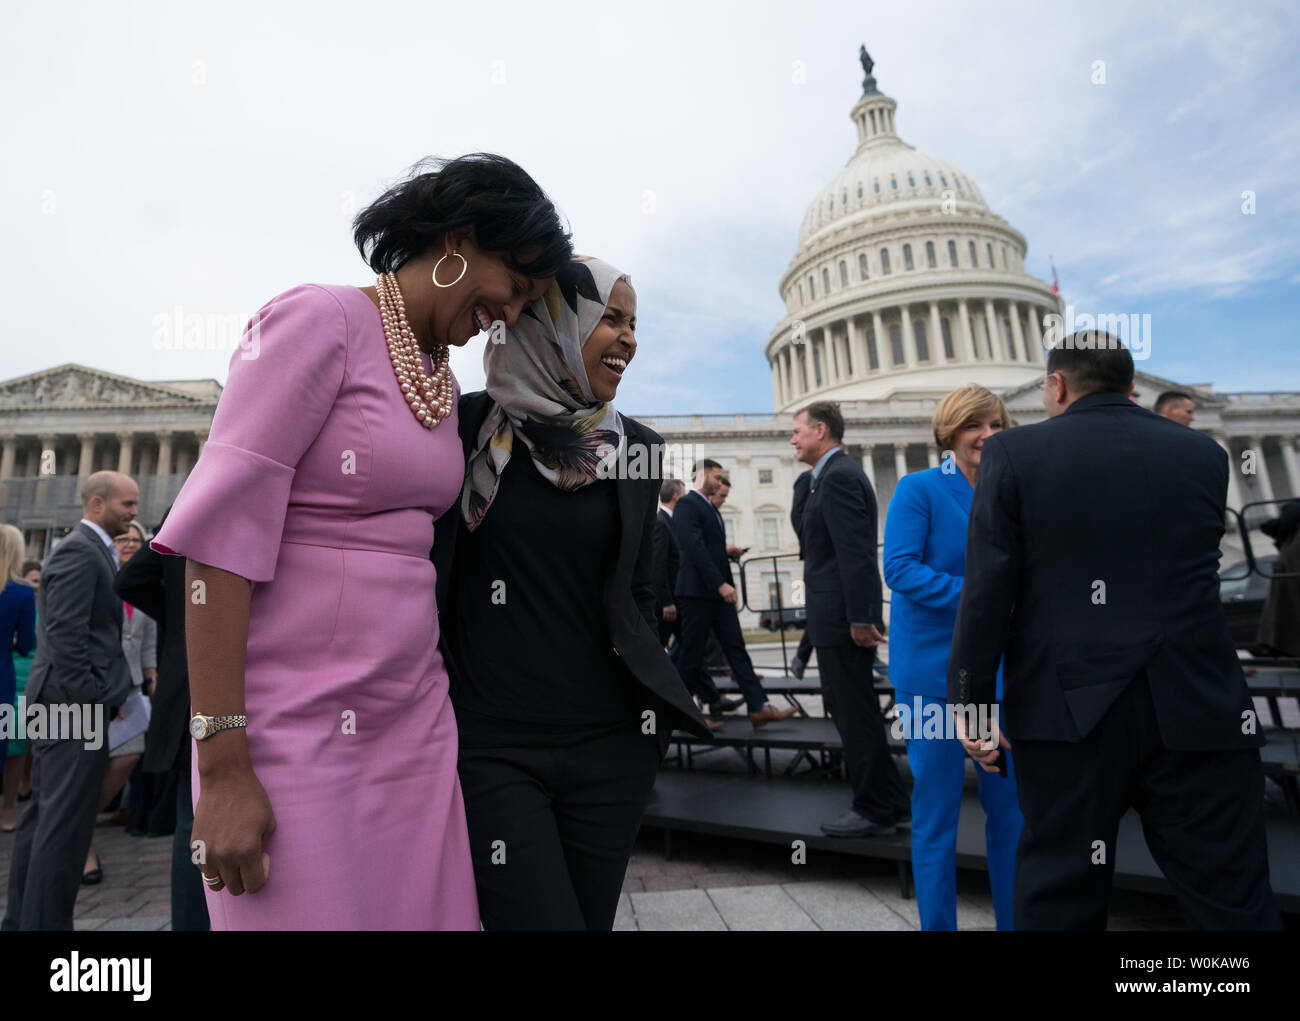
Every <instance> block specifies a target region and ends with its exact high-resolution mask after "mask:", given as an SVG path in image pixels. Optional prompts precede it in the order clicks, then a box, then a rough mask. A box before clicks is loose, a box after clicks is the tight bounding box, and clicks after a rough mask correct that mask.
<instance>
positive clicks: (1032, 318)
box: [1029, 305, 1047, 365]
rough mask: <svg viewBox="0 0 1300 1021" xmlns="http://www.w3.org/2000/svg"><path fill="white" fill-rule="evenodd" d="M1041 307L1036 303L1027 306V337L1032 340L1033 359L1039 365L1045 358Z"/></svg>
mask: <svg viewBox="0 0 1300 1021" xmlns="http://www.w3.org/2000/svg"><path fill="white" fill-rule="evenodd" d="M1042 314H1043V313H1042V309H1041V308H1040V307H1039V306H1037V305H1030V306H1029V338H1030V339H1031V340H1032V341H1033V342H1034V361H1036V362H1038V363H1039V364H1040V365H1041V364H1043V362H1045V361H1046V360H1047V356H1046V355H1045V354H1044V352H1043V323H1042Z"/></svg>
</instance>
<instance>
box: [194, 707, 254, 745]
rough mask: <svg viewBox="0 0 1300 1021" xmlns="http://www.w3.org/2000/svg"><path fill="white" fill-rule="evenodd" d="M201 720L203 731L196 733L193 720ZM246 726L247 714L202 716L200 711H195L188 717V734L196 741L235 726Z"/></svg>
mask: <svg viewBox="0 0 1300 1021" xmlns="http://www.w3.org/2000/svg"><path fill="white" fill-rule="evenodd" d="M196 721H202V724H203V733H201V734H200V733H198V732H197V731H196V729H195V726H194V724H195V722H196ZM246 726H248V717H247V716H204V715H203V714H202V713H195V714H194V716H193V717H192V718H191V719H190V735H191V736H192V737H193V738H194V739H195V740H198V741H202V740H205V739H207V738H209V737H211V736H212V735H213V734H216V733H217V732H218V731H222V730H233V729H234V728H235V727H246Z"/></svg>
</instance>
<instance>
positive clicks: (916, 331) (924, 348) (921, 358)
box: [912, 319, 930, 362]
mask: <svg viewBox="0 0 1300 1021" xmlns="http://www.w3.org/2000/svg"><path fill="white" fill-rule="evenodd" d="M912 336H913V337H915V338H916V360H917V361H918V362H928V361H929V360H930V338H929V337H927V336H926V335H925V320H924V319H913V320H912Z"/></svg>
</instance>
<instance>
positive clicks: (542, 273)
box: [352, 152, 573, 279]
mask: <svg viewBox="0 0 1300 1021" xmlns="http://www.w3.org/2000/svg"><path fill="white" fill-rule="evenodd" d="M465 226H473V228H474V234H475V239H476V241H477V243H478V246H479V247H480V248H482V249H483V250H484V251H488V252H493V253H497V254H500V255H501V256H502V258H503V259H504V260H505V262H506V264H507V265H508V266H510V267H511V268H512V269H514V270H517V271H518V272H520V273H522V274H524V276H527V277H531V278H534V279H537V278H540V277H549V276H554V275H555V273H556V272H557V271H558V270H559V269H560V267H561V266H563V265H565V264H566V263H567V262H568V261H569V259H570V258H572V256H573V244H572V241H571V240H570V234H569V232H568V231H567V230H566V229H565V227H564V225H563V224H562V223H561V222H560V214H559V213H558V212H557V211H556V209H555V205H554V203H552V202H551V200H550V199H549V198H547V196H546V193H545V192H544V191H542V189H541V188H540V187H539V186H538V184H537V182H536V181H534V180H533V179H532V178H531V177H529V176H528V174H527V173H526V172H525V171H524V169H523V168H522V167H521V166H519V165H518V164H517V163H514V162H513V161H511V160H508V159H506V158H505V157H504V156H498V155H496V154H494V153H488V152H475V153H470V154H469V155H467V156H460V157H458V158H457V159H453V160H447V159H440V158H438V157H435V156H430V157H428V158H426V159H423V160H421V161H420V162H419V163H417V164H415V166H414V167H412V168H411V171H410V174H409V176H408V177H407V179H406V180H404V181H402V182H401V183H400V184H396V185H394V186H393V187H392V188H389V189H388V191H386V192H384V193H383V194H382V195H380V196H379V198H377V199H375V201H374V202H372V203H370V205H368V206H366V208H365V209H363V210H361V212H360V213H358V214H357V217H356V219H355V220H353V221H352V237H353V240H354V241H356V244H357V249H358V250H359V251H360V252H361V257H362V258H363V259H365V260H366V263H367V264H368V265H369V266H370V268H371V269H372V270H374V271H375V272H376V273H387V272H389V271H390V270H396V269H398V268H400V267H401V266H402V265H403V264H404V263H406V262H407V260H409V259H411V258H414V257H415V256H417V255H422V254H423V253H425V252H427V251H428V250H429V249H430V248H432V247H433V246H434V245H436V244H438V243H439V242H440V241H441V240H442V236H443V235H444V234H445V233H446V232H447V231H449V230H455V229H456V228H457V227H465ZM532 247H538V248H539V251H538V254H537V255H536V256H534V257H533V258H532V259H529V260H525V259H523V258H521V257H520V254H519V253H520V252H521V251H523V250H525V249H528V248H532Z"/></svg>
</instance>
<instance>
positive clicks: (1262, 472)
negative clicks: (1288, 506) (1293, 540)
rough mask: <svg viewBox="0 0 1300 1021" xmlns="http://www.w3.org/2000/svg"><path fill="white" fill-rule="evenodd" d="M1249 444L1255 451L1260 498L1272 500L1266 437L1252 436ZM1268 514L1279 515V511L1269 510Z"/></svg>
mask: <svg viewBox="0 0 1300 1021" xmlns="http://www.w3.org/2000/svg"><path fill="white" fill-rule="evenodd" d="M1249 443H1250V447H1251V449H1252V450H1254V451H1255V478H1256V479H1257V480H1258V482H1259V498H1260V499H1261V500H1272V499H1273V482H1272V480H1271V479H1270V478H1269V477H1268V459H1267V458H1265V457H1264V437H1263V436H1252V437H1250V439H1249ZM1267 513H1268V515H1269V516H1270V517H1271V516H1273V515H1274V514H1276V513H1277V509H1276V508H1268V509H1267Z"/></svg>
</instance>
